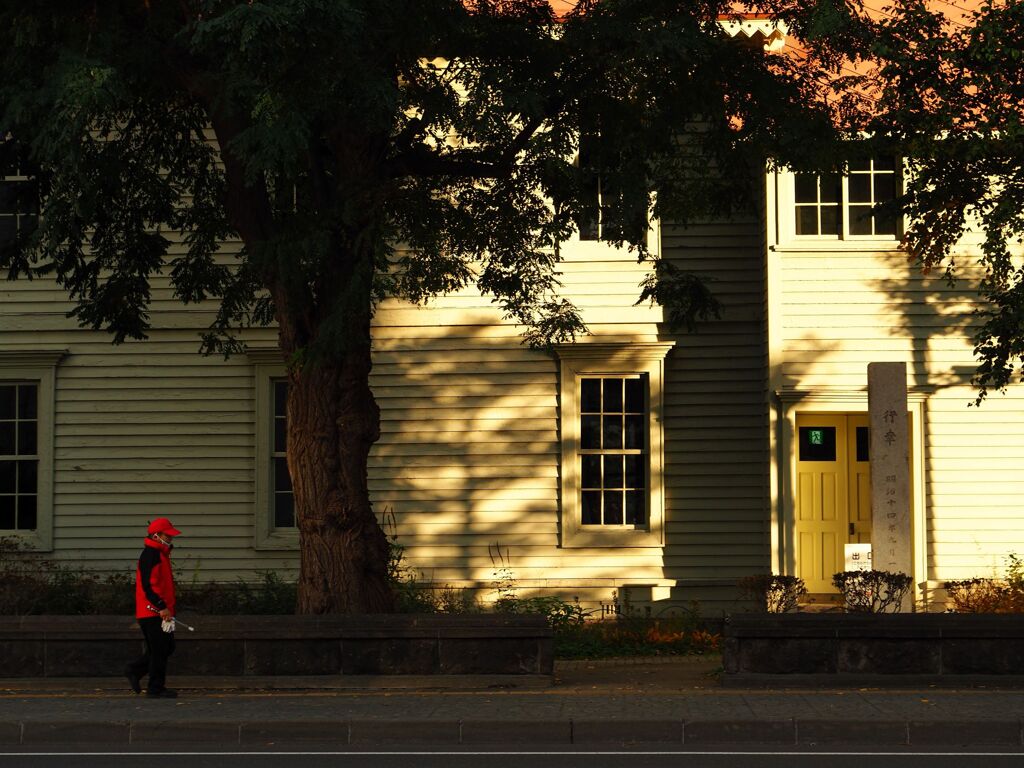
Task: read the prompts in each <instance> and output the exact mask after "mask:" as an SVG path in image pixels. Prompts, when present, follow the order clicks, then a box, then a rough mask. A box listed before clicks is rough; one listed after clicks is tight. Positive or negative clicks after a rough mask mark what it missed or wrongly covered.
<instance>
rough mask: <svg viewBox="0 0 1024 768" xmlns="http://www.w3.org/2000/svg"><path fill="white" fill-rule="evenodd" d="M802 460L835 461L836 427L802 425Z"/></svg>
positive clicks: (800, 434)
mask: <svg viewBox="0 0 1024 768" xmlns="http://www.w3.org/2000/svg"><path fill="white" fill-rule="evenodd" d="M799 440H800V461H835V460H836V428H835V427H800V430H799Z"/></svg>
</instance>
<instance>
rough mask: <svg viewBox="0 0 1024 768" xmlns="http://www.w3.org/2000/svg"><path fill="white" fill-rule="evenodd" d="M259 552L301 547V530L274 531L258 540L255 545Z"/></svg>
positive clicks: (289, 549)
mask: <svg viewBox="0 0 1024 768" xmlns="http://www.w3.org/2000/svg"><path fill="white" fill-rule="evenodd" d="M253 548H254V549H255V550H256V551H258V552H267V551H275V550H276V551H279V552H280V551H293V550H297V549H298V548H299V532H298V531H297V530H296V531H273V532H271V533H268V534H267V535H266V536H263V537H261V538H260V539H258V540H257V541H256V544H255V545H254V547H253Z"/></svg>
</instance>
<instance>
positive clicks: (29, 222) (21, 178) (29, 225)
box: [0, 139, 39, 247]
mask: <svg viewBox="0 0 1024 768" xmlns="http://www.w3.org/2000/svg"><path fill="white" fill-rule="evenodd" d="M38 223H39V185H38V182H37V180H36V175H35V172H34V170H33V169H32V168H31V166H30V164H29V162H28V161H27V159H26V157H25V152H24V150H23V149H22V148H21V147H20V146H19V145H18V144H17V143H16V142H14V141H12V140H10V139H7V140H5V141H2V142H0V247H3V246H5V245H9V244H11V243H14V242H16V241H17V240H18V239H19V238H22V237H25V236H26V235H28V234H30V233H31V232H33V231H34V230H35V229H36V227H37V226H38Z"/></svg>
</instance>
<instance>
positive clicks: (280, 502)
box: [270, 379, 295, 528]
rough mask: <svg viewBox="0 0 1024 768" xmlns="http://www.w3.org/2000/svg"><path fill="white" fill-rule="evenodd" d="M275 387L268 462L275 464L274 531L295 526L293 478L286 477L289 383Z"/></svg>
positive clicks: (274, 382)
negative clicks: (271, 444) (271, 443)
mask: <svg viewBox="0 0 1024 768" xmlns="http://www.w3.org/2000/svg"><path fill="white" fill-rule="evenodd" d="M272 385H273V388H274V414H273V419H274V429H273V434H274V445H273V450H272V451H271V461H272V462H273V464H274V467H273V472H272V473H271V477H272V486H273V487H272V489H271V490H272V495H271V497H270V498H271V503H272V507H273V509H272V516H273V521H274V528H294V527H295V498H294V496H293V494H292V478H291V475H290V474H288V451H287V445H288V411H287V404H288V382H287V381H286V380H284V379H275V380H274V381H273V382H272Z"/></svg>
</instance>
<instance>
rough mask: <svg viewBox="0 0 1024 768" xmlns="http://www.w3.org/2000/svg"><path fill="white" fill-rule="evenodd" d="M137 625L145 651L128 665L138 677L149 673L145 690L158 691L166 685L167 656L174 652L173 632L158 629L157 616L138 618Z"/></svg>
mask: <svg viewBox="0 0 1024 768" xmlns="http://www.w3.org/2000/svg"><path fill="white" fill-rule="evenodd" d="M139 626H140V627H142V636H143V637H144V638H145V640H146V652H145V653H143V654H142V655H141V656H140V657H139V658H137V659H136V660H135V661H133V662H132V663H131V664H129V665H128V666H129V668H130V669H131V670H132V672H134V673H135V674H136V675H138V676H139V677H145V676H146V675H149V683H148V684H147V685H146V690H148V691H150V692H151V693H159V692H160V691H162V690H163V689H164V688H165V687H166V685H165V683H166V682H167V657H168V656H170V655H171V654H172V653H174V633H173V632H164V631H163V630H162V629H160V617H159V616H154V617H152V618H145V619H139Z"/></svg>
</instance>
